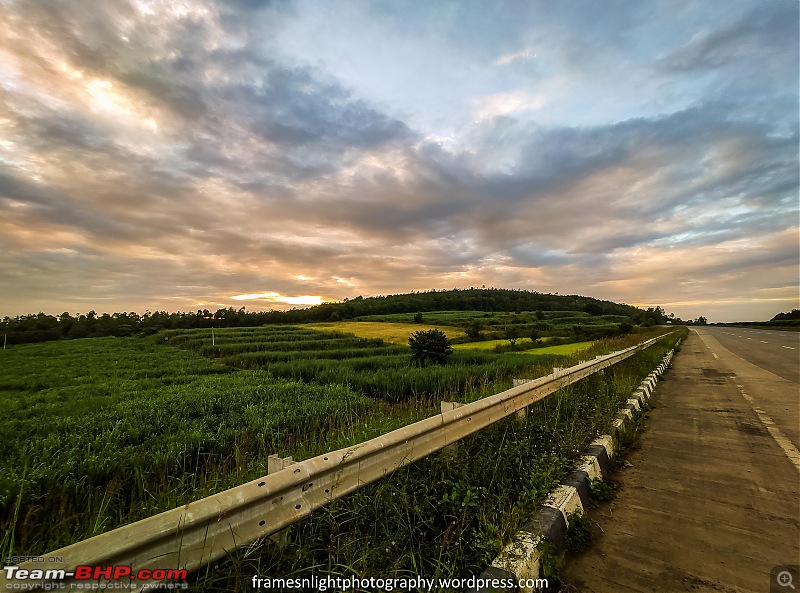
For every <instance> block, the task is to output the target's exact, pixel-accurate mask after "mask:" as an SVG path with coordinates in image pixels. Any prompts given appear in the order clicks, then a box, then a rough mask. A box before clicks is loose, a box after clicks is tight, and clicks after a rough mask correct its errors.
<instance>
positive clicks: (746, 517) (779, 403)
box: [564, 328, 800, 593]
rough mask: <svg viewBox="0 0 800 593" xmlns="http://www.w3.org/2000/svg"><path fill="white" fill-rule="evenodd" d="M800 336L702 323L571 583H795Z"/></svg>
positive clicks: (675, 586)
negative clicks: (785, 579) (782, 578)
mask: <svg viewBox="0 0 800 593" xmlns="http://www.w3.org/2000/svg"><path fill="white" fill-rule="evenodd" d="M798 338H800V336H798V334H796V333H788V332H786V333H784V332H772V331H763V330H745V329H738V328H693V330H692V331H691V332H690V334H689V337H688V338H687V340H686V341H685V342H684V344H683V347H682V349H681V352H680V353H678V354H677V355H676V356H675V358H674V359H673V368H672V369H670V370H669V371H667V373H666V374H665V375H664V380H663V381H662V382H660V383H659V384H658V386H657V388H656V391H655V394H654V396H653V399H652V400H651V401H652V403H653V405H654V409H653V410H652V411H651V412H650V417H649V419H648V420H647V423H646V424H647V427H646V429H645V430H644V431H643V433H642V438H641V446H640V448H639V449H636V450H633V451H632V452H630V454H629V456H628V458H627V459H628V461H629V463H630V467H628V468H627V469H624V470H621V471H620V472H618V474H617V476H616V479H617V480H618V482H619V485H620V487H619V490H618V493H617V496H616V498H615V500H614V501H612V502H611V503H608V504H604V505H601V506H600V507H599V508H597V509H594V510H593V511H590V512H589V516H590V518H591V519H592V521H594V522H595V523H596V525H597V527H596V528H595V532H596V541H595V543H594V544H593V546H592V547H591V549H590V550H589V551H588V552H585V553H584V554H582V555H580V556H577V557H572V558H569V559H568V561H567V565H566V567H565V569H564V581H565V583H567V584H568V585H569V586H571V587H572V588H571V589H570V588H567V590H568V591H581V592H588V593H592V592H594V593H604V592H609V593H612V592H613V593H627V592H633V591H636V592H644V591H648V592H650V591H670V592H671V591H725V592H728V593H735V592H760V591H763V592H765V593H766V592H770V591H781V592H782V593H783V592H784V591H785V593H789V591H791V588H788V587H787V586H783V587H782V586H781V585H779V584H778V583H777V582H776V577H777V575H778V574H779V573H780V572H781V571H782V570H783V568H784V567H800V452H799V451H798V449H800V385H798V381H799V380H800V346H799V345H798ZM790 570H792V571H793V572H792V574H794V575H797V572H798V568H790ZM792 584H794V585H795V586H796V587H800V580H798V579H797V578H795V580H793V582H792Z"/></svg>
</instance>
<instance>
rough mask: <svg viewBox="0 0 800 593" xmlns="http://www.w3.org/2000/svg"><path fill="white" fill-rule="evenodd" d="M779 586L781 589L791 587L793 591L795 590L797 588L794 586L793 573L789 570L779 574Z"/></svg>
mask: <svg viewBox="0 0 800 593" xmlns="http://www.w3.org/2000/svg"><path fill="white" fill-rule="evenodd" d="M777 581H778V584H779V585H780V586H781V587H790V588H791V589H792V590H795V589H796V588H797V587H795V586H794V583H793V582H792V573H791V572H789V571H788V570H782V571H780V572H779V573H778V576H777Z"/></svg>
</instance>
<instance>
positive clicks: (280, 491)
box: [0, 332, 672, 589]
mask: <svg viewBox="0 0 800 593" xmlns="http://www.w3.org/2000/svg"><path fill="white" fill-rule="evenodd" d="M670 333H672V332H670ZM664 335H668V334H664ZM664 335H662V336H658V337H656V338H652V339H650V340H647V341H645V342H642V343H641V344H638V345H636V346H632V347H631V348H627V349H625V350H620V351H618V352H614V353H612V354H607V355H605V356H599V357H597V358H596V359H595V360H592V361H589V362H584V363H581V364H579V365H576V366H573V367H570V368H568V369H557V370H556V372H555V373H553V374H551V375H548V376H546V377H541V378H539V379H535V380H533V381H530V382H528V383H525V384H523V385H520V386H518V387H513V388H511V389H508V390H506V391H503V392H501V393H498V394H495V395H493V396H490V397H486V398H483V399H480V400H478V401H476V402H473V403H471V404H467V405H464V406H461V407H458V408H456V409H453V410H451V411H448V412H444V413H442V414H438V415H436V416H432V417H430V418H426V419H425V420H421V421H419V422H415V423H414V424H410V425H408V426H405V427H403V428H399V429H397V430H393V431H392V432H389V433H386V434H384V435H382V436H379V437H377V438H374V439H371V440H369V441H365V442H363V443H360V444H357V445H353V446H351V447H347V448H345V449H339V450H338V451H332V452H330V453H325V454H323V455H319V456H317V457H313V458H311V459H308V460H306V461H301V462H297V463H295V464H293V465H290V466H288V467H286V468H285V469H282V470H280V471H278V472H276V473H273V474H270V475H267V476H264V477H262V478H259V479H257V480H253V481H252V482H248V483H246V484H242V485H241V486H237V487H235V488H231V489H230V490H225V491H224V492H220V493H218V494H214V495H212V496H209V497H207V498H203V499H201V500H198V501H195V502H191V503H189V504H187V505H184V506H182V507H179V508H176V509H173V510H170V511H166V512H164V513H160V514H158V515H154V516H152V517H149V518H147V519H143V520H141V521H137V522H135V523H131V524H129V525H125V526H124V527H120V528H118V529H114V530H112V531H109V532H106V533H103V534H100V535H97V536H94V537H92V538H89V539H87V540H83V541H80V542H77V543H75V544H72V545H69V546H66V547H64V548H61V549H59V550H55V551H53V552H50V553H48V554H45V558H44V564H42V563H24V564H21V565H20V567H21V568H23V569H36V568H47V569H48V570H59V569H63V570H66V571H68V572H69V571H71V570H74V568H75V567H76V566H78V565H128V566H131V567H132V569H133V573H134V574H136V573H138V571H140V570H142V569H164V568H185V569H187V570H189V571H192V570H194V569H197V568H199V567H201V566H204V565H206V564H208V563H210V562H213V561H214V560H218V559H220V558H222V557H224V556H225V555H227V554H228V553H230V552H231V551H233V550H235V549H237V548H240V547H243V546H246V545H248V544H251V543H253V542H255V541H257V540H259V539H260V538H263V537H265V536H268V535H271V534H273V533H276V532H278V531H280V530H282V529H284V528H286V527H288V526H289V525H292V524H293V523H296V522H298V521H300V520H301V519H303V518H305V517H307V516H309V515H310V514H311V512H312V511H313V510H314V509H317V508H319V507H321V506H323V505H326V504H328V503H330V502H331V501H333V500H336V499H337V498H341V497H343V496H345V495H346V494H349V493H350V492H353V491H355V490H357V489H359V488H361V487H362V486H365V485H366V484H369V483H371V482H374V481H376V480H378V479H380V478H382V477H383V476H385V475H387V474H389V473H391V472H393V471H394V470H396V469H398V468H400V467H403V466H405V465H408V464H409V463H412V462H414V461H417V460H418V459H422V458H423V457H426V456H427V455H430V454H431V453H434V452H436V451H438V450H440V449H443V448H444V447H446V446H447V445H450V444H452V443H454V442H456V441H458V440H460V439H462V438H464V437H466V436H468V435H470V434H472V433H475V432H477V431H479V430H481V429H482V428H485V427H486V426H489V425H490V424H492V423H494V422H497V421H498V420H501V419H502V418H505V417H506V416H510V415H511V414H514V413H515V412H518V411H519V410H522V409H524V408H526V407H527V406H529V405H530V404H532V403H534V402H536V401H539V400H540V399H543V398H544V397H546V396H547V395H549V394H551V393H553V392H555V391H558V390H559V389H561V388H562V387H566V386H567V385H570V384H572V383H575V382H577V381H579V380H580V379H583V378H585V377H587V376H589V375H591V374H593V373H595V372H597V371H599V370H601V369H604V368H606V367H609V366H612V365H614V364H616V363H618V362H620V361H622V360H625V359H626V358H629V357H630V356H633V355H634V354H636V353H637V352H639V351H641V350H644V349H645V348H648V347H649V346H651V345H653V344H654V343H655V342H656V341H657V340H659V339H661V338H663V337H664ZM43 582H44V581H42V583H43ZM68 582H69V580H68ZM27 583H28V584H29V585H30V584H33V583H32V581H28V582H27ZM4 588H5V577H4V575H3V573H0V589H4Z"/></svg>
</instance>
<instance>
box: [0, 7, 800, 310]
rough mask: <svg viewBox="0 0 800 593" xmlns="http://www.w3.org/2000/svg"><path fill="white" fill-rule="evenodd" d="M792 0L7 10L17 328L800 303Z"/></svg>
mask: <svg viewBox="0 0 800 593" xmlns="http://www.w3.org/2000/svg"><path fill="white" fill-rule="evenodd" d="M799 140H800V135H799V134H798V6H797V3H796V2H792V1H786V2H784V1H780V0H776V1H774V2H770V3H766V4H765V3H759V2H755V1H749V2H747V1H740V2H730V3H726V4H725V6H724V7H722V6H717V5H714V4H708V3H702V2H689V1H681V2H674V1H667V0H663V1H659V0H649V1H647V2H639V3H634V4H631V3H612V4H605V5H602V6H601V5H598V4H596V3H592V2H585V3H577V4H576V3H568V4H559V3H552V2H544V1H543V2H533V3H517V2H501V3H484V2H462V1H456V0H453V1H452V2H450V1H447V0H445V1H443V2H435V3H419V2H371V3H363V2H346V1H341V2H324V3H320V2H311V1H297V2H289V1H286V2H283V1H253V0H246V1H234V0H225V1H219V2H216V3H215V2H212V1H210V0H208V1H206V0H182V1H178V2H166V1H156V0H153V1H148V0H130V1H128V0H114V1H103V2H100V1H99V0H98V1H96V2H81V3H63V2H62V3H41V2H34V1H32V0H29V1H15V0H10V1H6V2H0V304H2V307H0V316H1V315H15V314H22V313H30V312H36V311H38V310H43V311H46V312H50V313H60V312H61V311H63V310H69V311H72V312H75V311H86V310H88V309H91V308H94V309H96V310H100V311H113V310H137V311H144V310H145V309H150V310H154V309H168V310H178V309H180V310H192V309H196V308H203V307H212V308H213V307H216V306H235V307H239V306H241V305H243V304H244V305H246V306H247V307H248V308H280V307H291V306H301V305H306V304H314V303H318V302H320V301H322V300H327V299H341V298H344V297H353V296H355V295H358V294H362V295H369V294H380V293H396V292H406V291H410V290H424V289H429V288H452V287H465V286H480V285H483V284H485V285H487V286H489V285H494V286H503V287H514V288H528V289H534V290H539V291H544V292H548V291H552V292H556V291H557V292H562V293H579V294H586V295H591V296H596V297H600V298H607V299H612V300H617V301H622V302H628V303H632V304H640V305H647V306H650V305H656V304H658V305H662V306H664V307H665V308H666V309H667V310H668V311H673V312H675V313H676V314H678V315H680V316H683V317H696V316H698V315H705V316H707V317H708V318H709V319H711V320H732V319H764V318H769V317H771V316H772V315H774V314H775V313H777V312H779V311H781V310H787V309H791V308H793V307H798V306H800V303H798V291H799V290H800V288H799V285H800V279H799V278H798V266H799V265H800V257H799V254H798V240H799V239H800V230H799V224H798V223H799V222H800V221H799V220H798V216H800V208H799V204H798V141H799Z"/></svg>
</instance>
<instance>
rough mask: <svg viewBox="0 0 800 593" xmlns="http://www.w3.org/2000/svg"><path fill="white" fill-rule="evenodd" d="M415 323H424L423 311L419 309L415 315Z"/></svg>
mask: <svg viewBox="0 0 800 593" xmlns="http://www.w3.org/2000/svg"><path fill="white" fill-rule="evenodd" d="M414 323H422V312H421V311H417V312H416V314H415V315H414Z"/></svg>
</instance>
